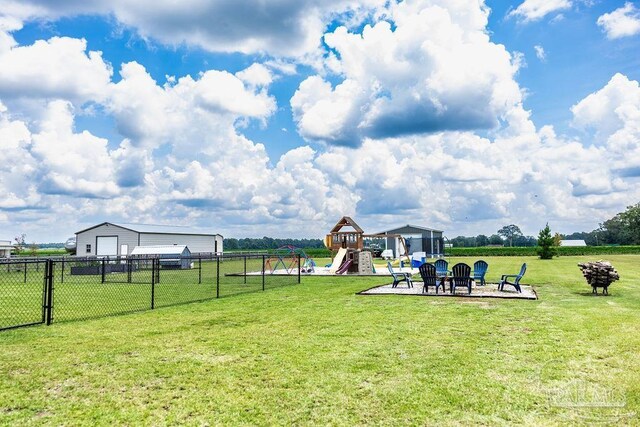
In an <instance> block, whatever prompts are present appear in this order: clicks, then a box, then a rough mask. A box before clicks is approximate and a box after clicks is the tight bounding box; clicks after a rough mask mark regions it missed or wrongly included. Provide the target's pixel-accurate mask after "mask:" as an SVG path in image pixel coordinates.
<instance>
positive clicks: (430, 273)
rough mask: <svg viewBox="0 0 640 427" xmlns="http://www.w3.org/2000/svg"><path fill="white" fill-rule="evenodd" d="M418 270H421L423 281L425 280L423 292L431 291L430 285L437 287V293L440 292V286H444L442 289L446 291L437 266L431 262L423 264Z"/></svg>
mask: <svg viewBox="0 0 640 427" xmlns="http://www.w3.org/2000/svg"><path fill="white" fill-rule="evenodd" d="M418 270H419V271H420V277H422V281H423V282H424V286H423V287H422V292H423V293H429V286H433V287H434V288H436V294H437V293H438V288H439V287H440V286H442V290H443V291H444V283H442V281H441V280H440V278H439V277H438V276H437V275H436V266H435V265H433V264H429V263H424V264H422V265H421V266H420V267H419V268H418Z"/></svg>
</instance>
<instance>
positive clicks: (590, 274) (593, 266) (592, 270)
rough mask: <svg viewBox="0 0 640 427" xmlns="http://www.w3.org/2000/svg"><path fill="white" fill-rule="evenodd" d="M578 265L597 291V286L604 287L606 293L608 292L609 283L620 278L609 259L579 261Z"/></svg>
mask: <svg viewBox="0 0 640 427" xmlns="http://www.w3.org/2000/svg"><path fill="white" fill-rule="evenodd" d="M578 267H580V270H582V275H583V276H584V278H585V279H587V283H588V284H589V285H591V287H592V288H593V292H595V293H597V290H596V288H604V293H608V291H607V288H608V287H609V285H610V284H611V283H612V282H615V281H616V280H619V279H620V275H619V274H618V272H617V271H616V269H615V268H613V266H612V265H611V263H610V262H609V261H602V260H600V261H596V262H584V263H579V264H578Z"/></svg>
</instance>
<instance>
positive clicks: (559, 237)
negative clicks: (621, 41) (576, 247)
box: [553, 233, 562, 246]
mask: <svg viewBox="0 0 640 427" xmlns="http://www.w3.org/2000/svg"><path fill="white" fill-rule="evenodd" d="M560 242H562V234H560V233H556V234H554V235H553V246H560Z"/></svg>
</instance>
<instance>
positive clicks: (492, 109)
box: [0, 0, 640, 243]
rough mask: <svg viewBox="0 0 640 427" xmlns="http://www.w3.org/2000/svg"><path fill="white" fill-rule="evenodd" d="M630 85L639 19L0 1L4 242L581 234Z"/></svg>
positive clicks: (630, 109) (627, 156)
mask: <svg viewBox="0 0 640 427" xmlns="http://www.w3.org/2000/svg"><path fill="white" fill-rule="evenodd" d="M639 80H640V1H613V0H607V1H604V0H524V1H523V0H517V1H491V0H486V1H483V0H405V1H396V0H360V1H351V0H273V1H265V0H244V1H242V2H238V1H237V0H216V1H205V0H183V1H181V2H175V1H172V0H154V1H149V0H111V1H103V0H82V1H81V0H56V1H50V0H0V240H2V239H5V240H9V239H13V238H14V237H15V236H17V235H19V234H22V233H24V234H26V235H27V241H28V242H32V241H34V242H40V243H44V242H61V241H64V240H66V238H67V237H69V236H73V234H74V233H75V232H77V231H79V230H82V229H84V228H87V227H89V226H92V225H95V224H98V223H101V222H104V221H109V222H114V223H144V224H166V225H169V224H172V225H185V226H190V227H199V228H207V229H210V230H212V231H214V232H217V233H221V234H222V235H224V236H225V237H237V238H240V237H262V236H271V237H296V238H302V237H306V238H322V237H323V236H324V235H325V234H326V233H328V232H329V230H330V229H331V227H332V226H333V225H334V224H335V223H336V222H337V221H338V220H339V219H340V218H341V217H342V216H344V215H348V216H351V217H352V218H354V220H355V221H356V222H357V223H358V224H359V225H360V226H361V227H362V228H363V229H364V230H365V231H366V232H368V233H374V232H379V231H384V230H387V229H391V228H395V227H397V226H401V225H404V224H413V225H420V226H426V227H431V228H435V229H440V230H444V233H445V235H446V236H447V237H449V238H453V237H455V236H458V235H467V236H475V235H478V234H486V235H490V234H494V233H496V231H497V230H498V229H499V228H501V227H502V226H504V225H507V224H516V225H518V226H519V227H520V228H521V230H522V231H523V233H524V234H525V235H534V236H535V235H537V233H538V232H539V230H540V229H542V228H544V226H545V224H546V223H549V225H550V227H551V229H552V231H553V232H561V233H571V232H574V231H591V230H593V229H595V228H597V227H598V225H599V224H600V223H601V222H603V221H605V220H607V219H609V218H611V217H612V216H614V215H615V214H616V213H618V212H621V211H623V210H624V209H625V208H626V207H627V206H629V205H632V204H636V203H638V202H639V201H640V185H638V184H639V181H640V179H639V178H640V85H639V84H638V81H639Z"/></svg>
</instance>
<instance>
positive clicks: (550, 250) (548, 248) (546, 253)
mask: <svg viewBox="0 0 640 427" xmlns="http://www.w3.org/2000/svg"><path fill="white" fill-rule="evenodd" d="M554 243H555V242H554V239H553V236H552V235H551V229H550V228H549V223H547V225H546V227H544V228H543V229H542V230H540V234H538V255H540V258H541V259H552V258H553V257H554V256H555V255H557V254H558V249H557V247H556V246H555V244H554Z"/></svg>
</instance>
